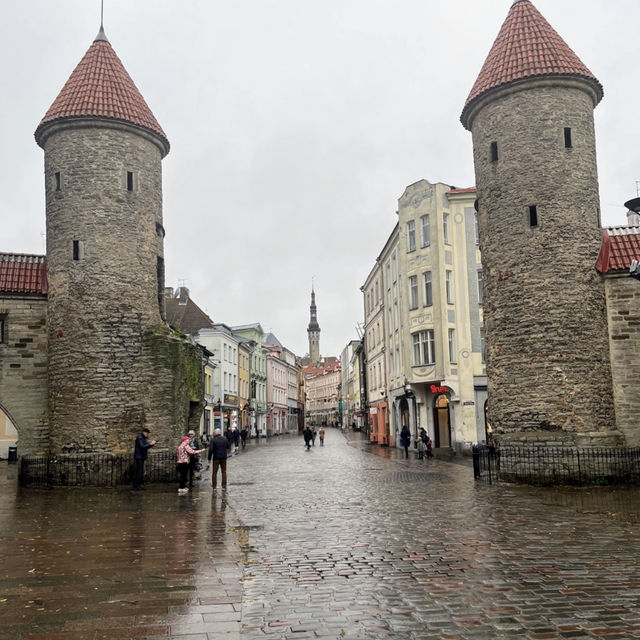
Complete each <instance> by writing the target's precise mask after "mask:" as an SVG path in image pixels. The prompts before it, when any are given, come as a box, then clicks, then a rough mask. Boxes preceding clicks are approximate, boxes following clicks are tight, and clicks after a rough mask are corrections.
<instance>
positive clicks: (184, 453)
mask: <svg viewBox="0 0 640 640" xmlns="http://www.w3.org/2000/svg"><path fill="white" fill-rule="evenodd" d="M190 442H191V437H190V436H182V442H181V443H180V446H179V447H178V475H179V477H180V486H179V488H178V493H181V494H184V493H187V492H188V491H189V489H187V474H188V473H189V467H190V465H191V462H190V459H191V458H192V457H194V456H197V455H198V454H199V453H202V452H203V451H204V449H194V448H193V447H191V446H190V444H189V443H190Z"/></svg>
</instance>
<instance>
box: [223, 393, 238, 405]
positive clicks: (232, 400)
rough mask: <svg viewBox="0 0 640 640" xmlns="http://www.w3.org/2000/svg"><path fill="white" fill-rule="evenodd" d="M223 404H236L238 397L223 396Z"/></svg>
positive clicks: (226, 394)
mask: <svg viewBox="0 0 640 640" xmlns="http://www.w3.org/2000/svg"><path fill="white" fill-rule="evenodd" d="M224 403H225V404H238V396H232V395H231V394H229V393H225V394H224Z"/></svg>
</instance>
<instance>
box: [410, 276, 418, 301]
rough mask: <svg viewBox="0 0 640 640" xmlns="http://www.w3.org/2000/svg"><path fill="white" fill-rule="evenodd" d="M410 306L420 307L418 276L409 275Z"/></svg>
mask: <svg viewBox="0 0 640 640" xmlns="http://www.w3.org/2000/svg"><path fill="white" fill-rule="evenodd" d="M409 308H410V309H417V308H418V276H409Z"/></svg>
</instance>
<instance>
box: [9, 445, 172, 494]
mask: <svg viewBox="0 0 640 640" xmlns="http://www.w3.org/2000/svg"><path fill="white" fill-rule="evenodd" d="M134 474H135V463H134V461H133V456H132V455H131V454H128V455H110V454H87V455H72V454H64V455H59V456H53V457H41V458H36V457H22V458H20V472H19V476H18V481H19V483H20V485H21V486H23V487H72V486H79V487H82V486H85V487H86V486H92V487H116V486H118V485H125V484H129V483H131V482H132V480H133V476H134ZM144 479H145V482H176V481H177V470H176V454H175V452H172V451H158V452H153V453H150V454H149V457H148V458H147V461H146V463H145V467H144Z"/></svg>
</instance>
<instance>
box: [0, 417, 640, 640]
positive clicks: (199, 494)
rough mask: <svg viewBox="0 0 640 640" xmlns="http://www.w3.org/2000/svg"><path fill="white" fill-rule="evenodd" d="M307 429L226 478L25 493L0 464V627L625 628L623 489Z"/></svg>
mask: <svg viewBox="0 0 640 640" xmlns="http://www.w3.org/2000/svg"><path fill="white" fill-rule="evenodd" d="M318 445H319V442H317V443H316V446H315V447H314V448H312V450H311V451H309V452H307V451H306V450H305V449H304V446H303V442H302V439H301V438H297V437H286V438H274V439H270V440H269V441H268V442H266V443H265V442H261V443H259V444H256V443H255V442H251V443H250V444H249V445H248V447H247V450H246V451H244V452H242V453H241V454H240V455H238V456H235V457H233V458H232V459H231V460H230V461H229V488H228V490H227V492H226V493H225V494H223V493H222V492H221V491H219V492H218V493H216V494H213V493H212V490H211V487H210V482H209V479H208V478H206V477H205V478H204V479H203V482H202V483H201V485H200V486H199V487H198V488H197V489H196V490H195V491H194V492H192V493H191V494H189V495H188V496H179V495H178V494H177V493H176V491H175V490H174V489H173V488H169V487H168V486H150V487H148V488H147V490H146V491H145V492H139V493H133V492H130V491H128V490H126V489H118V490H95V489H89V490H83V489H72V490H62V489H58V490H54V491H40V490H20V489H14V482H15V470H16V469H15V467H9V470H8V471H5V470H4V469H5V468H4V467H3V478H2V480H1V482H0V487H1V490H2V494H1V496H0V501H1V503H0V504H1V507H0V532H1V535H2V539H3V542H4V544H3V555H2V571H1V576H2V577H1V580H0V618H1V620H0V621H1V625H0V638H1V639H2V640H5V639H6V640H9V639H11V640H18V639H20V640H26V639H28V640H87V639H89V640H97V639H107V638H158V639H159V638H165V639H166V638H180V639H181V640H218V639H221V638H228V639H230V640H232V639H233V638H240V637H241V638H243V639H244V638H246V639H249V640H253V639H257V638H273V639H280V638H287V639H289V638H296V639H302V638H323V639H336V640H338V639H340V638H347V639H348V638H371V639H374V638H380V639H387V638H398V639H407V640H414V639H415V640H417V639H437V638H443V639H450V640H453V639H456V640H457V639H465V640H466V639H487V640H489V639H491V640H493V639H496V638H506V639H510V640H516V639H525V638H526V639H527V640H536V639H539V640H547V639H548V640H551V639H556V638H609V639H610V638H640V570H639V568H638V562H637V558H638V555H639V552H640V542H639V535H638V514H639V513H640V491H639V490H638V489H636V488H631V489H610V488H595V489H582V490H577V489H567V488H564V489H536V488H527V487H513V486H507V485H505V486H496V485H494V486H488V485H485V484H478V483H474V480H473V473H472V469H471V468H470V466H467V465H465V464H452V463H450V462H445V461H442V460H431V461H419V460H417V459H416V458H414V457H411V458H410V459H409V460H404V459H402V458H401V457H400V456H398V455H397V453H396V452H395V451H385V450H383V449H378V448H375V447H371V446H370V445H367V444H366V443H364V442H363V441H362V440H361V439H359V438H356V439H352V440H350V441H349V442H348V441H347V440H345V437H344V436H343V435H342V434H341V433H339V432H337V431H334V430H331V429H330V430H328V432H327V438H326V444H325V446H324V447H319V446H318ZM376 454H378V455H376ZM151 455H153V453H152V454H151ZM7 474H8V475H7Z"/></svg>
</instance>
